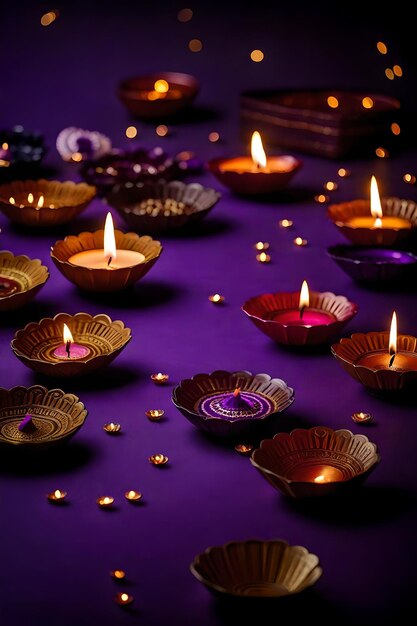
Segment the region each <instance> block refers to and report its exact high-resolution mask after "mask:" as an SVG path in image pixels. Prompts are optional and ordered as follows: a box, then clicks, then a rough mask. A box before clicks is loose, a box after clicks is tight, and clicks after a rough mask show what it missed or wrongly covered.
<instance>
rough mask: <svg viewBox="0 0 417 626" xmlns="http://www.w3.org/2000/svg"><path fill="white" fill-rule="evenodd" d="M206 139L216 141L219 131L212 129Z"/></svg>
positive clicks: (218, 137)
mask: <svg viewBox="0 0 417 626" xmlns="http://www.w3.org/2000/svg"><path fill="white" fill-rule="evenodd" d="M208 139H209V141H211V143H216V141H219V139H220V135H219V133H217V132H215V131H214V132H212V133H209V136H208Z"/></svg>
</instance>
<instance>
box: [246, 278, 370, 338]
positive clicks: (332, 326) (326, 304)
mask: <svg viewBox="0 0 417 626" xmlns="http://www.w3.org/2000/svg"><path fill="white" fill-rule="evenodd" d="M242 311H243V312H244V313H245V314H246V315H247V316H248V317H249V319H250V320H251V321H252V322H253V323H254V324H255V326H256V327H257V328H259V329H260V330H261V331H262V332H263V333H265V335H267V336H268V337H271V339H273V340H274V341H276V342H277V343H280V344H286V345H293V346H300V345H315V344H320V343H325V342H327V341H329V339H330V338H331V337H332V336H334V335H335V334H337V333H338V332H339V331H340V330H341V328H343V327H344V326H345V325H346V324H347V323H348V322H349V321H350V320H351V319H352V318H353V317H354V315H356V313H357V312H358V306H357V305H356V304H354V303H353V302H349V300H348V299H347V298H345V296H336V295H335V294H334V293H330V292H323V293H320V292H317V291H311V292H310V291H309V289H308V284H307V282H306V281H304V282H303V284H302V287H301V291H300V292H295V293H285V292H281V293H267V294H262V295H260V296H255V297H253V298H250V299H249V300H247V302H245V303H244V305H243V306H242Z"/></svg>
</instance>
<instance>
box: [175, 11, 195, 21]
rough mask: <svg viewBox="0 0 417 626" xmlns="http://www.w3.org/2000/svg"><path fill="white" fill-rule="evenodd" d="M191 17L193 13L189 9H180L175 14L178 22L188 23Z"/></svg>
mask: <svg viewBox="0 0 417 626" xmlns="http://www.w3.org/2000/svg"><path fill="white" fill-rule="evenodd" d="M192 17H193V12H192V10H191V9H181V10H180V11H178V13H177V20H178V21H179V22H189V21H190V20H191V19H192Z"/></svg>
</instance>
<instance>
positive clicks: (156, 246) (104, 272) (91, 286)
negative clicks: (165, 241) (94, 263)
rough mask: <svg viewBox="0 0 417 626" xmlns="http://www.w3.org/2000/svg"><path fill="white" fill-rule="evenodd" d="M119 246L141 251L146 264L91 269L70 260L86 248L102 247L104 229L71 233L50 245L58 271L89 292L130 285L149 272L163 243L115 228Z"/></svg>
mask: <svg viewBox="0 0 417 626" xmlns="http://www.w3.org/2000/svg"><path fill="white" fill-rule="evenodd" d="M114 234H115V239H116V248H117V249H118V250H133V251H135V252H139V253H140V254H142V255H143V256H144V257H145V259H144V261H143V263H138V264H137V265H132V266H131V267H121V268H118V269H112V270H109V269H108V268H103V269H91V268H88V267H82V266H79V265H74V264H73V263H71V260H70V259H71V257H72V256H73V255H75V254H77V253H79V252H83V251H86V250H98V249H103V245H104V243H103V242H104V230H97V231H96V232H94V233H89V232H83V233H80V234H79V235H77V236H73V235H70V236H69V237H65V239H64V240H61V241H57V242H56V243H55V244H54V245H53V246H52V248H51V258H52V260H53V262H54V263H55V265H56V267H57V268H58V269H59V271H60V272H61V273H62V274H63V275H64V276H65V278H67V279H68V280H69V281H71V282H72V283H74V284H75V285H77V287H79V288H80V289H84V290H86V291H120V290H122V289H126V288H127V287H130V286H131V285H133V284H134V283H136V282H137V281H138V280H140V279H141V278H143V276H145V274H147V273H148V272H149V270H150V269H151V267H153V265H154V264H155V263H156V261H157V260H158V258H159V256H160V254H161V252H162V246H161V243H160V242H159V241H157V240H155V239H152V238H151V237H149V236H148V235H144V236H143V237H139V235H138V234H137V233H123V232H121V231H120V230H115V231H114Z"/></svg>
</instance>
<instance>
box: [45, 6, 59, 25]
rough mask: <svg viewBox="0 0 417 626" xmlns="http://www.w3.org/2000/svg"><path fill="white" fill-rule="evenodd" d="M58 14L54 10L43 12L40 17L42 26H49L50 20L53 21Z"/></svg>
mask: <svg viewBox="0 0 417 626" xmlns="http://www.w3.org/2000/svg"><path fill="white" fill-rule="evenodd" d="M58 15H59V13H58V11H56V10H55V11H48V13H44V14H43V15H42V17H41V24H42V26H49V25H50V24H52V22H55V20H56V18H57V17H58Z"/></svg>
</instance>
